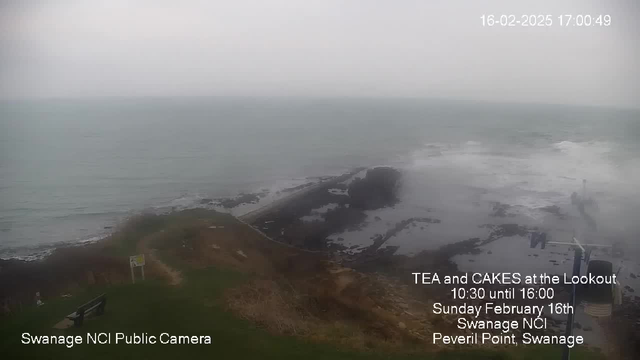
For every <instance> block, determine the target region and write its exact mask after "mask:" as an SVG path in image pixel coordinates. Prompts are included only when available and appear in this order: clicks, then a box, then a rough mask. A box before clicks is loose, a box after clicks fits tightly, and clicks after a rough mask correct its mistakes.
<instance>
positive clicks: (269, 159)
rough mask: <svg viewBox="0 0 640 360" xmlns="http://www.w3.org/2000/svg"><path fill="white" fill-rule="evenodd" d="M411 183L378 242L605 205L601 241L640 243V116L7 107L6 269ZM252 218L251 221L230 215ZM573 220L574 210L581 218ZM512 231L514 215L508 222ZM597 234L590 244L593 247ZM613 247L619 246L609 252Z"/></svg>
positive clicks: (498, 110)
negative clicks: (305, 198) (411, 225)
mask: <svg viewBox="0 0 640 360" xmlns="http://www.w3.org/2000/svg"><path fill="white" fill-rule="evenodd" d="M383 165H384V166H393V167H396V168H398V169H400V170H401V171H402V173H403V177H402V184H401V187H400V199H401V201H400V203H399V204H398V205H397V206H395V207H393V208H386V209H380V210H377V211H372V212H370V214H369V216H371V217H372V218H373V217H378V218H381V219H382V221H381V222H374V221H371V224H370V226H369V228H370V229H369V230H367V227H365V229H363V230H362V231H360V233H359V234H356V233H349V232H345V233H343V234H335V236H334V238H340V241H344V242H346V243H348V244H362V245H366V243H367V242H368V241H370V235H371V234H373V233H376V232H380V231H383V230H384V229H385V227H386V228H388V227H389V226H391V225H393V223H395V222H396V221H398V220H400V219H403V218H407V217H411V216H422V215H424V214H428V216H430V217H435V218H438V219H439V220H441V222H442V223H441V226H438V225H430V226H429V228H428V229H427V230H425V232H424V233H422V234H416V233H414V234H405V236H404V237H403V236H400V235H399V236H398V237H397V238H396V239H394V241H392V243H393V245H397V246H400V249H399V251H400V252H401V253H402V252H404V253H408V254H412V253H416V252H418V251H420V250H423V249H427V248H433V247H437V246H440V245H443V244H446V243H449V242H453V241H458V240H463V239H465V238H468V237H473V236H474V234H476V233H477V232H478V229H479V226H480V225H482V224H484V223H487V222H491V221H493V222H496V221H505V220H504V219H494V218H492V217H491V216H490V213H491V211H492V209H495V206H496V204H505V205H506V206H508V209H509V210H508V212H509V215H508V216H509V217H513V218H514V220H513V221H517V222H520V223H525V224H528V225H532V226H541V227H543V228H548V229H551V230H552V231H553V230H558V229H559V230H558V234H559V235H558V236H559V237H569V235H568V234H569V232H570V231H571V230H572V229H573V230H574V231H575V229H576V228H577V229H578V230H579V231H580V229H583V227H581V226H582V225H580V224H578V223H577V221H578V220H579V219H578V218H579V217H578V216H573V217H570V219H576V223H573V222H572V221H568V222H567V221H564V222H563V223H562V224H559V223H557V222H556V220H557V219H556V220H554V216H553V214H549V213H548V212H545V211H542V210H541V209H543V208H545V207H549V206H557V207H559V208H560V209H561V211H564V212H566V213H567V214H569V215H571V214H572V213H571V211H572V205H571V201H570V196H571V194H572V193H573V192H578V193H579V194H583V193H584V194H586V196H588V197H590V198H592V199H594V200H595V202H596V203H597V208H596V209H595V210H594V215H593V216H594V218H595V219H596V220H597V222H598V233H597V235H591V237H592V238H591V239H590V240H589V241H600V240H602V239H606V241H614V240H622V241H625V242H627V243H628V244H630V246H631V247H634V246H639V245H638V244H639V243H640V240H638V239H639V238H640V237H639V235H640V222H639V221H638V220H639V219H640V215H639V214H640V191H639V190H638V187H639V186H640V111H639V110H633V109H614V108H603V107H591V106H584V107H576V106H567V105H538V104H500V103H482V102H468V101H457V100H455V101H454V100H425V99H358V98H225V97H216V98H126V99H122V98H86V99H64V100H63V99H47V100H17V101H9V100H4V101H2V102H0V258H5V259H6V258H21V259H33V258H37V257H38V256H42V254H46V253H48V252H50V251H51V249H53V248H54V247H56V246H61V245H64V244H77V243H83V242H92V241H96V240H98V239H100V238H102V237H104V236H106V235H108V234H109V233H110V232H111V231H113V229H114V228H115V227H117V225H118V224H119V223H121V222H123V221H125V220H126V219H127V218H128V217H130V216H132V215H134V214H136V213H140V212H145V211H172V210H181V209H188V208H193V207H202V206H205V205H203V204H205V203H207V201H206V200H205V199H217V198H224V197H233V196H236V195H238V194H241V193H254V192H263V193H265V194H269V195H268V196H267V197H266V198H265V199H266V200H265V201H272V200H274V199H276V198H277V196H278V195H277V194H281V191H282V190H283V189H287V188H291V187H295V186H299V185H301V184H305V183H308V182H313V181H317V179H318V178H320V177H325V176H335V175H340V174H343V173H345V172H348V171H351V170H352V169H353V168H355V167H362V166H364V167H375V166H383ZM229 211H232V212H233V211H236V214H240V213H241V212H242V211H248V208H247V207H243V208H242V209H236V210H234V209H231V210H229ZM573 214H574V215H575V212H574V213H573ZM507 220H509V219H507ZM585 236H586V235H585ZM602 241H605V240H602Z"/></svg>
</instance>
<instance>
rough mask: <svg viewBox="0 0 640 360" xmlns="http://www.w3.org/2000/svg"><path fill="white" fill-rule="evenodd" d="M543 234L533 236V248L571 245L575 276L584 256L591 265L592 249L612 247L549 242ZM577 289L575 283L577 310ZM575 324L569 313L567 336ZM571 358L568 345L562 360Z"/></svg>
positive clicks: (573, 296) (573, 302)
mask: <svg viewBox="0 0 640 360" xmlns="http://www.w3.org/2000/svg"><path fill="white" fill-rule="evenodd" d="M541 235H542V234H540V233H536V234H532V237H531V248H535V247H536V246H538V244H541V246H540V247H541V248H542V249H544V248H545V245H546V244H555V245H569V246H572V247H573V248H574V256H573V276H580V264H581V262H582V260H583V257H582V255H583V254H584V255H585V256H584V261H585V262H587V264H588V263H589V259H590V257H591V250H592V248H596V247H611V245H602V244H585V245H582V244H581V243H580V241H578V239H577V238H576V237H575V236H573V242H557V241H547V237H546V234H545V235H544V236H541ZM576 289H577V285H576V284H575V283H574V284H573V288H572V290H571V293H570V300H569V302H570V303H571V306H573V308H574V309H575V306H576ZM573 322H574V314H573V311H571V312H569V314H568V315H567V327H566V328H565V332H564V334H565V336H571V335H572V334H573ZM570 358H571V349H570V348H569V346H568V345H565V346H564V348H563V351H562V360H569V359H570Z"/></svg>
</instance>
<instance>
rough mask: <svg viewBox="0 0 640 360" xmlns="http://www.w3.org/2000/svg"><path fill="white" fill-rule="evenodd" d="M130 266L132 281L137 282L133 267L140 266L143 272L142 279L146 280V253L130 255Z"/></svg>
mask: <svg viewBox="0 0 640 360" xmlns="http://www.w3.org/2000/svg"><path fill="white" fill-rule="evenodd" d="M129 266H130V267H131V281H132V282H133V283H134V284H135V283H136V276H135V274H134V272H133V268H137V267H139V268H140V271H141V272H142V280H144V254H140V255H133V256H129Z"/></svg>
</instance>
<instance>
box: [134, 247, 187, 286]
mask: <svg viewBox="0 0 640 360" xmlns="http://www.w3.org/2000/svg"><path fill="white" fill-rule="evenodd" d="M150 239H151V237H149V236H146V237H144V238H142V240H140V242H139V243H138V250H139V251H140V252H142V253H143V254H144V255H145V256H146V258H147V260H148V261H149V262H150V263H151V264H152V265H153V267H154V268H155V269H157V270H158V271H160V272H161V273H162V274H164V275H165V276H166V277H167V279H168V280H169V285H173V286H175V285H180V283H182V274H181V273H180V271H178V270H176V269H174V268H172V267H171V266H169V265H167V264H166V263H165V262H164V261H162V260H160V258H158V256H157V255H156V250H155V249H151V248H150V247H149V241H150Z"/></svg>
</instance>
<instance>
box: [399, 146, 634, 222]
mask: <svg viewBox="0 0 640 360" xmlns="http://www.w3.org/2000/svg"><path fill="white" fill-rule="evenodd" d="M616 150H617V149H616V146H615V144H613V143H610V142H605V141H589V142H574V141H568V140H567V141H561V142H557V143H553V144H549V145H548V146H547V147H538V148H533V147H529V148H525V147H518V146H514V147H512V148H493V147H491V146H490V145H486V144H483V143H480V142H476V141H467V142H463V143H460V144H441V143H430V144H425V146H424V148H422V149H419V150H417V151H415V152H413V153H412V154H411V156H410V159H409V162H408V164H407V168H408V170H409V171H410V172H416V173H431V174H434V175H430V177H431V178H433V177H437V176H440V177H441V182H442V183H446V184H447V185H460V186H468V187H472V188H480V189H486V190H488V191H489V193H490V194H489V195H487V197H493V198H492V199H487V200H493V201H496V200H497V201H501V202H504V203H507V204H510V205H514V206H522V207H526V208H532V209H535V208H539V207H543V206H548V205H557V204H563V203H564V204H566V203H567V202H568V201H569V196H570V195H571V193H572V192H574V191H580V189H581V188H582V181H583V179H586V180H587V190H588V192H589V193H592V194H601V195H604V196H605V197H611V196H613V197H622V196H624V194H626V193H628V192H631V191H633V188H634V186H635V184H636V183H638V182H639V181H640V169H638V168H637V167H634V166H630V165H629V164H631V163H629V162H628V163H626V164H622V165H621V164H619V163H616V162H615V161H614V156H613V155H614V154H615V152H616ZM436 153H437V154H438V156H434V154H436ZM635 163H636V164H640V160H638V159H636V162H635ZM438 174H441V175H438ZM431 178H430V179H431Z"/></svg>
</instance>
